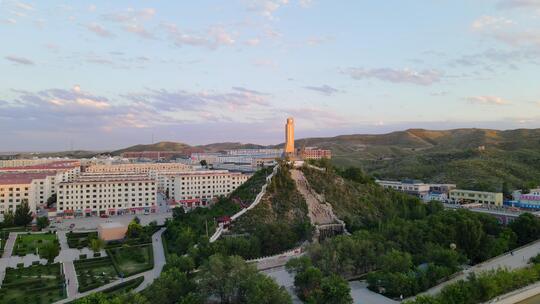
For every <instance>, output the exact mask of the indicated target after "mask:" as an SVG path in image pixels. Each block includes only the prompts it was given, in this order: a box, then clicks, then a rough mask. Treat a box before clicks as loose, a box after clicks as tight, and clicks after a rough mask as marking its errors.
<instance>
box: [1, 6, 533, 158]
mask: <svg viewBox="0 0 540 304" xmlns="http://www.w3.org/2000/svg"><path fill="white" fill-rule="evenodd" d="M0 37H1V38H2V42H1V43H0V71H1V73H0V143H1V144H0V151H22V150H25V151H28V150H38V151H43V150H64V149H67V148H69V147H70V146H71V145H73V147H74V148H76V149H110V148H118V147H123V146H127V145H131V144H137V143H149V142H151V140H152V135H153V137H154V141H160V140H173V141H182V142H186V143H189V144H204V143H210V142H222V141H240V142H255V143H263V144H269V143H279V142H282V141H283V139H282V138H283V127H284V123H285V118H286V117H287V116H294V117H295V118H296V125H297V126H296V129H297V132H296V133H297V137H308V136H309V137H311V136H330V135H339V134H351V133H385V132H390V131H394V130H403V129H406V128H430V129H448V128H458V127H483V128H496V129H513V128H537V127H540V81H539V79H540V78H539V76H540V0H466V1H461V0H453V1H443V0H441V1H428V0H425V1H414V0H410V1H386V0H381V1H361V0H350V1H346V0H343V1H323V0H227V1H137V2H136V3H134V2H133V1H39V2H38V1H24V2H23V1H15V0H0Z"/></svg>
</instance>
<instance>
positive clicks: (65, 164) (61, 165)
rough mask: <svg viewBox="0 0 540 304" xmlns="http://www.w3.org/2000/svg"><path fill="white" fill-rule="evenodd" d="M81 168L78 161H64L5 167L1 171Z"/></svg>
mask: <svg viewBox="0 0 540 304" xmlns="http://www.w3.org/2000/svg"><path fill="white" fill-rule="evenodd" d="M79 166H80V162H79V161H78V160H62V161H52V162H50V163H46V164H41V165H32V166H20V167H5V168H0V171H39V170H62V169H72V168H76V167H79Z"/></svg>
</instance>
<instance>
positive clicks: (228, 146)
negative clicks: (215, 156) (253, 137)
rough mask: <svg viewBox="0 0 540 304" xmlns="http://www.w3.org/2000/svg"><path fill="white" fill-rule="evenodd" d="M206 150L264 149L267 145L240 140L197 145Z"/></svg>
mask: <svg viewBox="0 0 540 304" xmlns="http://www.w3.org/2000/svg"><path fill="white" fill-rule="evenodd" d="M197 148H201V149H203V150H204V151H206V152H219V151H225V150H234V149H264V148H266V146H263V145H257V144H243V143H239V142H223V143H214V144H208V145H201V146H197Z"/></svg>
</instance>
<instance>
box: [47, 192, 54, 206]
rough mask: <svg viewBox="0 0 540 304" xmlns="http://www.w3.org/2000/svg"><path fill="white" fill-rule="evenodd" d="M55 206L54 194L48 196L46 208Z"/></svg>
mask: <svg viewBox="0 0 540 304" xmlns="http://www.w3.org/2000/svg"><path fill="white" fill-rule="evenodd" d="M54 204H56V193H54V194H52V195H51V196H49V198H48V199H47V207H51V206H52V205H54Z"/></svg>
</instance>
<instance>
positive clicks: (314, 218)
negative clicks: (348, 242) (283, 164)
mask: <svg viewBox="0 0 540 304" xmlns="http://www.w3.org/2000/svg"><path fill="white" fill-rule="evenodd" d="M291 176H292V178H293V179H294V181H295V182H296V188H297V189H298V191H299V192H300V193H301V194H302V196H303V197H304V199H305V200H306V203H307V205H308V210H309V211H308V215H309V218H310V219H311V223H312V224H313V225H326V224H335V223H337V220H336V216H335V215H334V213H333V212H332V206H330V204H325V203H323V202H321V200H320V199H319V198H318V197H317V196H316V195H315V194H314V193H313V190H311V187H310V186H309V185H308V182H307V180H306V177H305V176H304V173H302V171H300V170H296V169H294V170H291Z"/></svg>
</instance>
